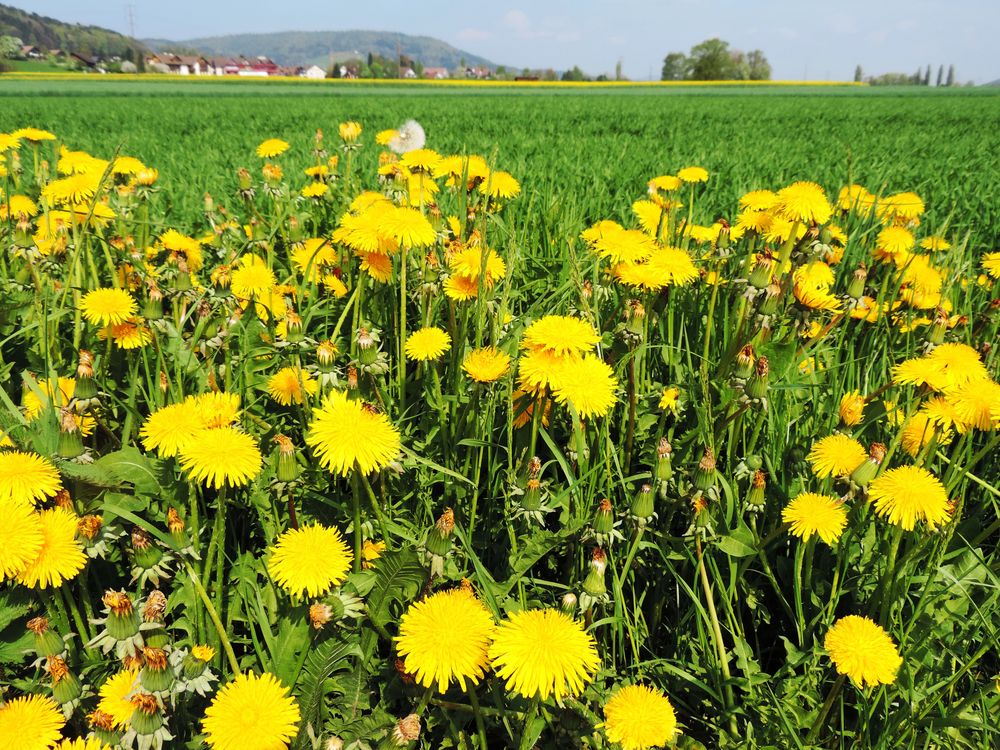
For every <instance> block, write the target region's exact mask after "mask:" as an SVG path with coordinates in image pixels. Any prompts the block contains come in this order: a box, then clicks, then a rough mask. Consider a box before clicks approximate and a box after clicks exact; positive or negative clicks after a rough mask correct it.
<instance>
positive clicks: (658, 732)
mask: <svg viewBox="0 0 1000 750" xmlns="http://www.w3.org/2000/svg"><path fill="white" fill-rule="evenodd" d="M598 726H599V727H601V728H603V729H604V733H605V734H606V735H607V736H608V740H610V741H611V742H613V743H615V744H617V745H621V748H622V750H649V749H650V748H654V747H663V746H665V745H667V744H668V743H670V741H671V740H673V738H674V734H676V732H677V717H676V716H675V715H674V707H673V706H672V705H671V704H670V699H669V698H667V696H665V695H664V694H663V693H662V692H660V691H659V690H656V689H655V688H651V687H647V686H646V685H628V686H626V687H623V688H622V689H621V690H619V691H618V692H617V693H615V694H614V695H613V696H612V697H611V698H610V699H609V700H608V702H607V703H605V704H604V722H603V723H601V724H599V725H598Z"/></svg>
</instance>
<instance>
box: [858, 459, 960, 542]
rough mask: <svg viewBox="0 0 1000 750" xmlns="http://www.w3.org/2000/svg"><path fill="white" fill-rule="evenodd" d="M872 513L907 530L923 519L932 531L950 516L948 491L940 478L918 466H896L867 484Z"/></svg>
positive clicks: (910, 529)
mask: <svg viewBox="0 0 1000 750" xmlns="http://www.w3.org/2000/svg"><path fill="white" fill-rule="evenodd" d="M868 499H869V500H870V501H871V502H873V503H874V504H875V512H876V513H878V514H879V515H880V516H882V517H884V518H886V519H888V520H889V522H890V523H892V524H895V525H896V526H901V527H902V528H903V529H905V530H906V531H912V530H913V527H914V525H915V524H916V522H917V521H923V522H924V523H926V524H927V527H928V528H929V529H931V530H932V531H933V530H934V529H936V528H937V527H938V526H939V525H941V524H944V523H947V522H948V520H949V519H950V518H951V512H950V504H949V502H948V493H947V491H946V490H945V488H944V485H943V484H941V480H940V479H938V478H937V477H935V476H934V475H933V474H931V473H930V472H929V471H927V469H924V468H922V467H920V466H899V467H897V468H895V469H890V470H889V471H887V472H885V473H884V474H882V475H881V476H879V477H877V478H876V479H874V480H873V481H872V483H871V484H870V485H869V486H868Z"/></svg>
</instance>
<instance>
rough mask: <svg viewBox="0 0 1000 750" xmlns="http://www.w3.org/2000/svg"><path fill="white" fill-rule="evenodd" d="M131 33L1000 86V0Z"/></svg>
mask: <svg viewBox="0 0 1000 750" xmlns="http://www.w3.org/2000/svg"><path fill="white" fill-rule="evenodd" d="M5 1H6V2H8V3H12V4H14V5H17V6H18V7H22V8H24V9H26V10H30V11H32V12H35V13H40V14H43V15H48V16H52V17H55V18H59V19H62V20H66V21H74V22H79V23H92V24H96V25H99V26H105V27H108V28H112V29H115V30H117V31H122V32H126V33H127V32H128V28H129V26H128V7H129V2H128V0H110V1H109V0H86V1H81V0H5ZM131 6H132V9H133V14H134V19H135V30H136V35H137V36H139V37H162V38H168V39H190V38H194V37H199V36H215V35H223V34H234V33H246V32H268V31H290V30H327V29H375V30H385V31H403V32H407V33H413V34H426V35H428V36H435V37H438V38H440V39H443V40H445V41H447V42H449V43H451V44H453V45H455V46H457V47H460V48H462V49H465V50H467V51H469V52H474V53H476V54H479V55H482V56H484V57H487V58H489V59H491V60H494V61H495V62H498V63H506V64H513V65H518V66H527V67H539V68H547V67H552V68H556V69H560V70H561V69H566V68H569V67H572V66H573V65H579V66H580V67H582V68H583V69H584V70H585V71H587V72H588V73H591V74H593V75H596V74H598V73H602V72H607V73H610V72H613V70H614V67H615V63H616V62H617V61H618V60H621V61H622V63H623V70H624V72H625V74H626V75H627V76H629V77H631V78H635V79H644V78H649V77H650V76H652V77H654V78H658V77H659V69H660V65H661V61H662V59H663V56H664V55H665V54H666V53H667V52H670V51H671V50H681V51H687V49H688V48H690V47H691V45H693V44H696V43H697V42H699V41H701V40H703V39H707V38H710V37H713V36H719V37H721V38H723V39H726V40H728V41H729V42H730V43H731V44H732V45H733V46H734V47H737V48H739V49H745V50H749V49H755V48H759V49H762V50H764V52H765V54H766V55H767V57H768V59H769V60H770V61H771V64H772V66H773V68H774V77H775V78H783V79H800V78H810V79H819V80H823V79H831V80H843V79H850V78H851V77H852V76H853V74H854V66H855V65H857V64H859V63H860V64H861V65H862V67H863V68H864V70H865V71H866V73H883V72H888V71H898V72H906V73H910V72H912V71H914V70H915V69H916V68H917V67H918V66H926V65H928V64H931V65H932V66H933V70H934V74H935V75H936V73H937V66H938V65H939V64H942V63H943V64H944V65H945V67H946V68H947V66H948V65H949V64H952V63H953V64H954V65H955V69H956V73H957V77H958V80H959V81H961V82H965V81H969V80H972V81H975V82H977V83H984V82H987V81H992V80H995V79H997V78H1000V56H998V55H997V54H996V36H997V33H998V32H1000V0H951V2H947V3H946V2H942V1H941V0H937V1H936V2H931V1H929V0H863V1H859V0H835V1H834V2H815V1H814V0H742V1H739V2H737V1H735V0H661V1H660V2H656V1H655V0H619V1H618V2H613V1H611V0H572V1H571V0H541V1H539V0H536V1H535V2H525V1H524V0H520V1H515V2H505V1H503V0H495V1H494V2H491V3H487V2H476V0H471V1H469V0H466V1H464V2H444V1H443V0H411V1H410V2H405V3H401V2H382V1H380V0H368V1H367V2H343V1H340V2H338V1H337V0H280V2H258V1H257V0H132V2H131Z"/></svg>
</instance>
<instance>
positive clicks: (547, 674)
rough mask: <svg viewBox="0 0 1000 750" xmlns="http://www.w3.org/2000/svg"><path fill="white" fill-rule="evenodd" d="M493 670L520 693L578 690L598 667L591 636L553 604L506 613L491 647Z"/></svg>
mask: <svg viewBox="0 0 1000 750" xmlns="http://www.w3.org/2000/svg"><path fill="white" fill-rule="evenodd" d="M489 658H490V662H491V664H492V667H493V670H494V671H495V672H496V673H497V675H499V677H500V678H501V679H503V680H506V683H507V689H508V690H511V691H513V692H516V693H518V694H520V695H522V696H524V697H525V698H533V697H535V696H539V697H540V698H541V699H542V700H545V699H546V698H548V697H549V696H550V695H554V696H555V697H556V699H557V700H561V699H562V698H563V697H565V696H572V695H578V694H579V693H581V692H582V691H583V689H584V688H585V687H586V685H587V683H589V682H590V681H591V680H592V679H593V677H594V674H595V673H596V672H597V668H598V666H600V663H601V660H600V657H599V656H598V655H597V647H596V645H595V643H594V638H593V636H591V635H590V634H589V633H587V632H586V631H585V630H584V629H583V626H582V625H581V623H579V622H578V621H576V620H574V619H572V618H570V617H569V616H568V615H565V614H563V613H562V612H560V611H558V610H556V609H534V610H522V611H520V612H511V613H510V614H509V615H508V617H507V619H506V620H504V621H503V622H502V623H500V625H499V627H498V628H497V630H496V634H495V635H494V639H493V645H492V646H490V650H489Z"/></svg>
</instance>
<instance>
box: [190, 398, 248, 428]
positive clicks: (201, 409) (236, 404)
mask: <svg viewBox="0 0 1000 750" xmlns="http://www.w3.org/2000/svg"><path fill="white" fill-rule="evenodd" d="M187 400H188V401H190V402H191V403H193V404H194V405H195V406H196V407H197V408H198V413H199V414H200V415H201V418H202V420H203V421H204V423H205V427H208V428H211V429H214V428H216V427H229V426H230V425H232V424H235V422H236V420H237V419H238V418H239V416H240V394H238V393H225V392H223V391H209V392H208V393H202V394H200V395H198V396H188V397H187Z"/></svg>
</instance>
